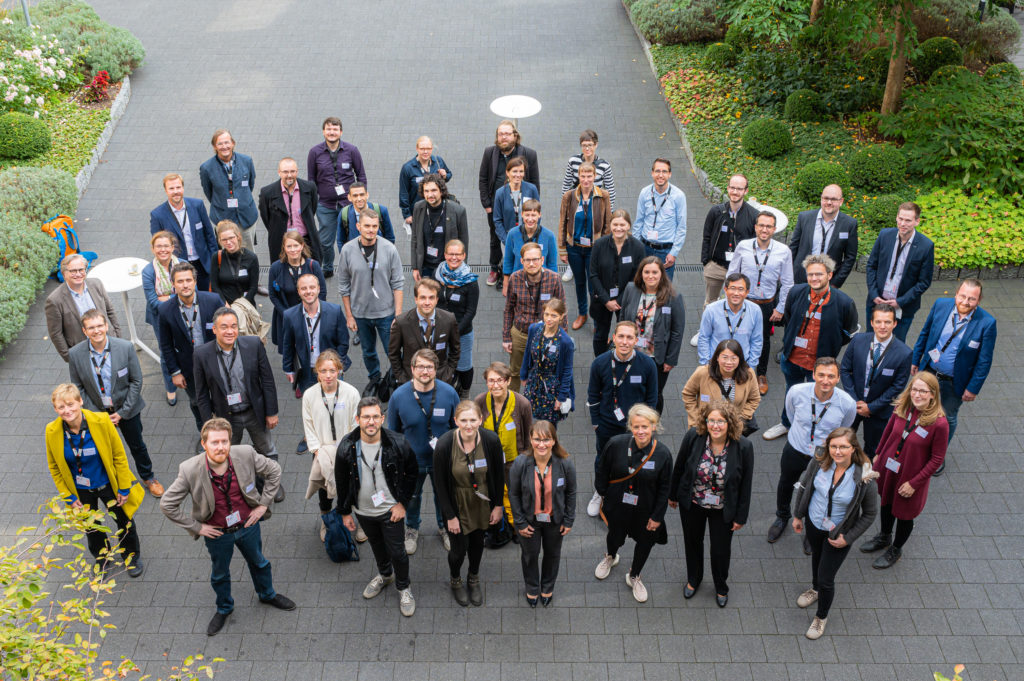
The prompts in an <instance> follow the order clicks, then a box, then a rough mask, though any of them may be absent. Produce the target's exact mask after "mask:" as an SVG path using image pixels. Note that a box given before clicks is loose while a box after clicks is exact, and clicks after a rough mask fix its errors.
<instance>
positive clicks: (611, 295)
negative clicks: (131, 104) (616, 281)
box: [608, 287, 619, 298]
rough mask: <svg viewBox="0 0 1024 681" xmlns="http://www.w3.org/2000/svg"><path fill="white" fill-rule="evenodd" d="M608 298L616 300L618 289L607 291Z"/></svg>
mask: <svg viewBox="0 0 1024 681" xmlns="http://www.w3.org/2000/svg"><path fill="white" fill-rule="evenodd" d="M608 297H609V298H618V297H619V289H618V287H616V288H613V289H612V290H610V291H608Z"/></svg>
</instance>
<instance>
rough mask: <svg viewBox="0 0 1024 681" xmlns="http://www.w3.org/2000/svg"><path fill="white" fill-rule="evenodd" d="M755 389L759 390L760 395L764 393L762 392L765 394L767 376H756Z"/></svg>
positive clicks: (766, 390)
mask: <svg viewBox="0 0 1024 681" xmlns="http://www.w3.org/2000/svg"><path fill="white" fill-rule="evenodd" d="M757 389H758V390H759V391H760V393H761V394H762V395H764V394H766V393H767V392H768V377H767V376H758V377H757Z"/></svg>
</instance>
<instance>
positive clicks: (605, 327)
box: [590, 297, 615, 357]
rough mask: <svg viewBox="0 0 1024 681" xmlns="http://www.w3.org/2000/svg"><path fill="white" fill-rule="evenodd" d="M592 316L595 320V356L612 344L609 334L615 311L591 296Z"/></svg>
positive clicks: (605, 350) (606, 350)
mask: <svg viewBox="0 0 1024 681" xmlns="http://www.w3.org/2000/svg"><path fill="white" fill-rule="evenodd" d="M590 316H591V318H592V319H593V320H594V357H597V356H598V355H600V354H601V353H603V352H608V348H609V347H611V344H610V343H609V342H608V335H609V334H610V333H611V331H612V319H614V318H615V313H614V312H612V311H611V310H609V309H608V308H607V307H605V306H604V305H602V304H601V303H600V302H598V300H597V299H596V298H594V297H591V298H590Z"/></svg>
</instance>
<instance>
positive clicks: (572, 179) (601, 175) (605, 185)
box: [562, 154, 615, 210]
mask: <svg viewBox="0 0 1024 681" xmlns="http://www.w3.org/2000/svg"><path fill="white" fill-rule="evenodd" d="M581 165H583V154H576V155H575V156H573V157H572V158H570V159H569V163H568V165H566V167H565V177H564V178H562V193H563V194H565V193H566V192H567V191H569V190H570V189H575V188H576V187H577V186H578V185H579V183H580V166H581ZM594 168H595V169H596V171H597V172H596V173H595V174H594V184H595V185H596V186H598V187H600V188H601V189H603V190H605V191H606V192H608V205H609V206H610V207H611V209H612V210H615V178H614V177H612V164H611V163H609V162H608V161H606V160H604V159H603V158H596V159H594Z"/></svg>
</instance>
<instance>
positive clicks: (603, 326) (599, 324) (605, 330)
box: [573, 275, 615, 357]
mask: <svg viewBox="0 0 1024 681" xmlns="http://www.w3.org/2000/svg"><path fill="white" fill-rule="evenodd" d="M573 276H575V275H573ZM590 316H591V317H593V319H594V357H597V356H598V355H600V354H601V353H603V352H608V348H609V347H610V345H611V344H610V343H609V342H608V336H609V335H610V334H611V331H612V320H613V319H614V317H615V313H614V312H612V311H611V310H609V309H608V308H607V307H605V306H604V305H602V304H601V303H600V302H599V301H597V300H592V301H590Z"/></svg>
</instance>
